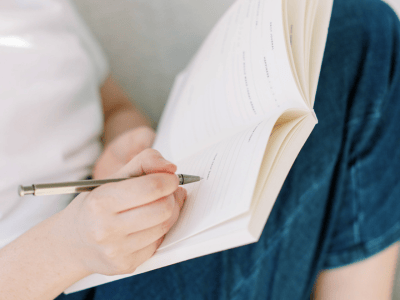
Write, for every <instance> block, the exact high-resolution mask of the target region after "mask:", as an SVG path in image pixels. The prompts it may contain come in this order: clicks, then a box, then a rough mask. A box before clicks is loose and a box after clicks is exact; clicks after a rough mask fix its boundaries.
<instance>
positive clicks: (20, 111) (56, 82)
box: [0, 0, 108, 247]
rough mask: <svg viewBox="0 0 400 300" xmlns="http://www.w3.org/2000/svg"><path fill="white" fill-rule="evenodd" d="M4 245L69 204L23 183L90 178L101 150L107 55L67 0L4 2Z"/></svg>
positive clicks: (0, 38)
mask: <svg viewBox="0 0 400 300" xmlns="http://www.w3.org/2000/svg"><path fill="white" fill-rule="evenodd" d="M0 2H1V3H0V66H1V68H0V101H1V110H0V169H1V173H0V247H3V246H4V245H6V244H7V243H9V242H11V241H12V240H14V239H15V238H17V237H18V236H19V235H21V234H22V233H24V232H25V231H26V230H28V229H29V228H31V227H32V226H34V225H36V224H37V223H39V222H41V221H43V220H45V219H47V218H48V217H50V216H51V215H53V214H54V213H56V212H58V211H60V210H62V209H63V208H65V207H66V206H67V205H68V203H69V202H70V201H71V199H72V198H71V197H70V196H69V195H61V196H46V197H36V198H35V199H34V200H33V199H32V198H31V197H25V198H21V197H19V196H18V193H17V189H18V185H20V184H24V185H28V184H33V183H35V184H37V183H41V182H52V181H53V182H54V181H68V180H76V179H78V178H84V177H86V176H87V175H88V174H90V172H91V166H92V165H93V164H94V162H95V160H96V158H97V157H98V155H99V154H100V151H101V144H100V140H99V136H100V134H101V132H102V125H103V117H102V108H101V101H100V95H99V91H100V86H101V84H102V81H103V80H104V79H105V77H106V75H107V73H108V68H107V61H106V59H105V56H104V55H103V54H102V51H101V49H100V48H99V46H98V45H97V42H96V41H95V39H93V37H91V35H90V33H89V31H88V29H87V27H86V25H84V24H83V22H82V21H80V19H79V18H78V16H77V14H76V12H75V11H74V10H73V8H72V7H71V4H70V3H69V2H68V1H67V0H19V1H14V0H1V1H0Z"/></svg>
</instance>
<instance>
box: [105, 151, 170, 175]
mask: <svg viewBox="0 0 400 300" xmlns="http://www.w3.org/2000/svg"><path fill="white" fill-rule="evenodd" d="M176 169H177V167H176V165H174V164H173V163H171V162H169V161H167V160H166V159H165V158H164V157H162V155H161V154H160V152H158V151H157V150H154V149H146V150H144V151H142V152H141V153H139V154H138V155H136V156H135V157H134V158H133V159H132V160H131V161H130V162H129V163H128V164H126V165H125V166H124V167H123V168H122V169H121V170H119V171H118V172H117V173H116V174H114V175H113V176H112V178H119V177H132V176H139V175H143V174H152V173H159V172H161V173H175V172H176Z"/></svg>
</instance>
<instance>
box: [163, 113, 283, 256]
mask: <svg viewBox="0 0 400 300" xmlns="http://www.w3.org/2000/svg"><path fill="white" fill-rule="evenodd" d="M276 119H277V118H270V119H269V120H267V121H262V122H260V123H259V124H255V125H253V126H250V127H248V128H247V129H246V130H243V131H242V132H239V133H237V134H235V135H233V136H231V137H229V138H227V139H225V140H222V141H220V142H218V143H216V144H214V145H212V146H211V147H209V148H207V149H204V150H203V151H200V152H197V153H196V154H195V155H193V156H191V157H189V158H186V159H184V160H183V161H178V163H177V165H178V171H177V172H178V173H183V174H196V175H198V176H201V177H203V179H202V180H201V181H199V182H197V183H192V184H190V185H187V186H185V188H186V189H187V191H188V196H187V199H186V201H185V205H184V206H183V208H182V211H181V214H180V217H179V219H178V221H177V223H176V224H175V225H174V227H173V228H172V229H171V230H170V231H169V232H168V234H167V235H166V237H165V240H164V242H163V244H162V246H161V249H162V248H163V247H167V246H170V245H173V244H174V243H176V242H179V241H181V240H183V239H186V238H188V237H190V236H193V235H195V234H197V233H199V232H202V231H204V230H206V229H208V228H211V227H213V226H215V225H217V224H221V223H223V222H225V221H227V220H230V219H232V218H234V217H236V216H238V215H240V214H243V213H245V212H246V211H248V210H249V209H250V205H251V201H252V196H253V192H254V188H255V185H256V182H257V177H258V173H259V170H260V166H261V162H262V159H263V156H264V152H265V148H266V146H267V143H268V139H269V137H270V134H271V132H272V129H273V127H274V124H275V121H276Z"/></svg>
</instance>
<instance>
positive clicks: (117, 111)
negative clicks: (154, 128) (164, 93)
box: [101, 77, 151, 144]
mask: <svg viewBox="0 0 400 300" xmlns="http://www.w3.org/2000/svg"><path fill="white" fill-rule="evenodd" d="M101 97H102V102H103V112H104V134H103V141H104V144H108V143H109V142H110V141H111V140H113V139H114V138H115V137H117V136H118V135H120V134H121V133H123V132H125V131H127V130H129V129H132V128H136V127H140V126H148V127H150V126H151V125H150V121H149V119H148V118H147V117H146V116H145V115H144V114H143V113H142V112H140V111H139V110H138V109H137V108H136V107H135V106H134V105H133V104H132V102H131V101H130V100H129V98H128V97H127V96H126V94H125V93H124V92H123V91H122V89H121V88H120V87H119V86H118V84H117V83H116V82H115V81H114V80H113V79H112V78H111V77H109V78H108V79H107V80H106V81H105V83H104V85H103V87H102V88H101Z"/></svg>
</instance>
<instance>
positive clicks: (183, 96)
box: [157, 0, 307, 161]
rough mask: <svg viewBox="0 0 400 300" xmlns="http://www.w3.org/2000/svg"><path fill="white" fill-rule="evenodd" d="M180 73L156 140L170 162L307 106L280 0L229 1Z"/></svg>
mask: <svg viewBox="0 0 400 300" xmlns="http://www.w3.org/2000/svg"><path fill="white" fill-rule="evenodd" d="M186 74H187V75H186V76H187V77H186V79H185V82H184V83H183V85H182V87H181V91H180V93H179V96H177V98H176V99H175V101H174V102H175V103H174V109H173V114H170V115H169V116H168V118H167V119H166V120H165V122H164V123H163V124H162V126H165V125H166V124H168V125H167V126H168V131H169V132H168V133H166V136H168V141H167V142H162V141H157V142H161V143H162V144H164V147H168V148H169V149H170V150H171V153H172V156H173V157H172V159H174V160H175V161H176V160H178V159H183V158H184V157H188V156H191V155H193V154H194V153H195V152H198V151H200V150H201V149H204V148H207V147H209V146H210V145H212V144H214V143H216V142H217V141H219V140H221V139H222V138H224V137H226V136H229V135H232V134H234V133H236V132H238V131H239V130H242V129H244V128H246V126H249V125H250V124H257V123H258V122H260V121H262V120H265V119H267V118H270V117H271V116H275V115H280V114H281V113H282V112H283V111H284V110H286V109H287V108H292V107H297V108H302V109H307V107H306V105H305V104H304V102H303V101H302V97H301V95H300V93H299V91H298V89H297V86H296V83H295V81H294V79H293V75H292V72H291V68H290V64H289V60H288V57H287V49H286V45H285V38H284V29H283V23H282V2H281V0H257V1H254V0H253V1H251V0H238V1H237V2H235V3H234V4H233V5H232V6H231V8H230V9H229V10H228V11H227V12H226V14H225V15H224V16H223V17H222V18H221V19H220V21H219V22H218V24H217V25H216V26H215V27H214V29H213V30H212V32H211V34H210V35H209V36H208V38H207V39H206V41H205V42H204V43H203V45H202V47H201V48H200V50H199V52H198V53H197V54H196V56H195V57H194V59H193V60H192V62H191V63H190V64H189V66H188V68H187V69H186ZM160 130H163V128H162V127H160ZM163 131H164V132H165V130H163ZM159 138H160V139H166V137H164V136H160V137H159ZM166 143H168V144H169V146H166V145H165V144H166Z"/></svg>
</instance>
